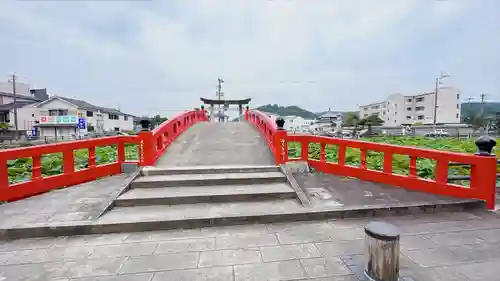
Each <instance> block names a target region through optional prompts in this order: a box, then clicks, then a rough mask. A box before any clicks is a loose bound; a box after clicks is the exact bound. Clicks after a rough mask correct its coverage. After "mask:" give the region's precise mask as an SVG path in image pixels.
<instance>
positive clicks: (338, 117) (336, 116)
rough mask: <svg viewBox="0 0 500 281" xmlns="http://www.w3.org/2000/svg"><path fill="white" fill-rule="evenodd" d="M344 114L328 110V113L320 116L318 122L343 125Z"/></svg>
mask: <svg viewBox="0 0 500 281" xmlns="http://www.w3.org/2000/svg"><path fill="white" fill-rule="evenodd" d="M342 115H343V114H342V112H335V111H331V110H330V109H328V111H327V112H325V113H323V114H321V115H320V116H318V118H317V121H318V122H333V123H336V124H337V123H340V124H342V121H343V120H342Z"/></svg>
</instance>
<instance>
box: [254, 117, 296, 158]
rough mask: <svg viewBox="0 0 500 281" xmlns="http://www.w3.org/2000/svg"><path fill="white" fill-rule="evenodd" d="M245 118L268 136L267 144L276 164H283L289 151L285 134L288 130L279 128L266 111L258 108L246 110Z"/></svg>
mask: <svg viewBox="0 0 500 281" xmlns="http://www.w3.org/2000/svg"><path fill="white" fill-rule="evenodd" d="M245 119H246V120H247V121H248V122H250V123H252V124H253V125H254V126H255V127H256V128H257V129H258V130H259V131H260V132H261V134H262V135H263V136H264V137H265V138H266V141H267V144H268V145H269V148H271V151H272V153H273V155H274V159H276V164H277V165H279V164H283V163H284V162H283V159H284V155H283V153H284V152H285V151H287V150H288V149H287V148H286V142H285V141H284V140H285V136H286V131H283V130H278V126H277V125H276V123H275V122H274V121H273V120H272V119H271V118H270V117H269V116H268V115H267V114H265V113H263V112H261V111H258V110H248V109H247V111H246V112H245ZM282 146H284V147H282Z"/></svg>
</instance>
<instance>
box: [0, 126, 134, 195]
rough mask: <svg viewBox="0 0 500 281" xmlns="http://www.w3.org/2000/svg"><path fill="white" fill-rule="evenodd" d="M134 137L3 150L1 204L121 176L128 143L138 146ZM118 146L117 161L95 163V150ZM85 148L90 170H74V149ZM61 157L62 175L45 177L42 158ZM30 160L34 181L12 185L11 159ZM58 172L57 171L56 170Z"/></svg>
mask: <svg viewBox="0 0 500 281" xmlns="http://www.w3.org/2000/svg"><path fill="white" fill-rule="evenodd" d="M138 142H139V140H138V139H137V138H136V137H135V136H118V137H105V138H99V139H90V140H81V141H73V142H66V143H56V144H47V145H37V146H30V147H21V148H13V149H6V150H1V151H0V201H13V200H17V199H22V198H25V197H28V196H32V195H36V194H39V193H43V192H46V191H49V190H52V189H56V188H60V187H66V186H71V185H75V184H79V183H83V182H87V181H91V180H95V179H97V178H101V177H105V176H110V175H115V174H119V173H120V172H121V164H122V163H126V162H137V161H126V158H125V144H127V143H138ZM103 146H116V150H117V152H116V153H117V159H116V161H115V162H112V163H106V164H101V165H99V164H97V163H96V159H97V157H96V147H103ZM80 149H86V150H88V152H87V155H88V157H87V159H86V161H87V163H88V165H87V167H86V168H83V169H80V170H77V169H75V150H80ZM54 153H58V154H62V156H61V157H62V167H61V169H60V170H61V171H60V172H61V173H60V174H57V175H43V174H42V157H44V156H45V155H47V154H54ZM20 158H31V161H29V162H28V163H31V165H30V167H29V170H31V175H30V178H31V179H29V178H28V179H27V180H26V181H24V182H20V183H9V168H8V162H7V161H9V160H11V161H12V160H17V159H20ZM55 169H56V168H55Z"/></svg>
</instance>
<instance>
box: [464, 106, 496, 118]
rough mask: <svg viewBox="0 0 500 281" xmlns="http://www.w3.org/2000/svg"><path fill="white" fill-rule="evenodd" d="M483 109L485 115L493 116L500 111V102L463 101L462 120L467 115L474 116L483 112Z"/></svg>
mask: <svg viewBox="0 0 500 281" xmlns="http://www.w3.org/2000/svg"><path fill="white" fill-rule="evenodd" d="M481 109H482V110H483V115H484V116H492V115H495V114H496V113H497V112H500V102H485V103H480V102H470V103H468V102H467V103H462V105H461V108H460V116H461V117H462V120H464V118H467V117H474V116H476V115H478V114H479V113H481Z"/></svg>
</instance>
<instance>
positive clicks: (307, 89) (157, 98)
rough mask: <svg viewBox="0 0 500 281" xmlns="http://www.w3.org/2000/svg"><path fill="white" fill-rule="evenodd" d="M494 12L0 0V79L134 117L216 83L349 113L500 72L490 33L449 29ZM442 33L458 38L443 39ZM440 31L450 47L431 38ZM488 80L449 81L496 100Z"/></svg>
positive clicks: (348, 4) (440, 6)
mask: <svg viewBox="0 0 500 281" xmlns="http://www.w3.org/2000/svg"><path fill="white" fill-rule="evenodd" d="M484 3H489V5H490V6H489V7H488V5H484ZM494 7H498V5H497V4H496V3H495V2H494V1H493V0H491V1H490V2H488V0H484V1H483V5H482V6H480V4H476V2H472V1H445V2H443V1H436V2H431V1H419V0H402V1H386V0H378V1H370V0H365V1H364V0H357V1H340V0H325V1H323V0H315V1H306V0H295V1H285V0H275V1H264V0H256V1H244V0H232V1H227V0H206V1H203V0H200V1H195V0H190V1H124V2H115V1H104V2H99V1H89V2H84V1H83V2H82V1H75V2H73V1H65V2H59V1H54V2H45V1H43V2H36V1H29V2H22V1H2V2H0V32H1V33H0V35H1V36H0V47H1V50H2V53H1V54H0V61H3V62H4V63H1V64H0V73H2V72H5V73H6V74H7V73H9V72H11V71H16V72H17V73H18V74H20V75H21V77H23V76H25V77H26V80H28V82H35V83H36V84H37V86H43V87H45V86H46V87H48V88H49V91H51V92H52V93H53V94H60V95H67V96H73V97H79V98H82V99H87V100H89V101H92V102H94V103H100V104H102V105H106V106H117V105H118V103H119V104H120V106H121V108H122V109H124V110H127V111H130V112H132V113H135V114H145V113H149V114H152V113H156V112H158V111H160V112H166V110H178V109H184V108H191V107H194V106H197V105H198V104H199V101H198V98H199V97H200V96H215V95H214V93H215V82H216V78H217V77H218V76H219V75H221V76H223V77H224V79H225V81H226V83H225V85H224V86H225V92H226V96H227V97H228V98H230V97H232V98H242V97H246V96H250V97H252V98H253V99H254V102H252V103H253V104H265V103H279V104H296V105H300V106H303V107H305V108H309V109H311V110H318V111H319V110H324V109H326V108H329V107H331V108H335V109H339V110H348V109H354V108H355V107H356V105H357V104H360V103H365V102H370V101H374V100H376V99H378V98H383V97H384V96H386V95H387V94H388V93H389V92H395V91H412V92H418V91H423V90H427V87H430V84H431V83H430V82H429V81H432V78H433V75H435V73H438V72H439V71H440V70H441V68H447V69H446V70H447V71H451V72H455V73H458V74H457V75H458V77H459V78H460V77H464V76H465V75H460V73H461V72H463V73H464V74H465V73H467V74H468V75H470V72H468V71H466V70H464V68H466V67H467V66H468V65H477V64H481V63H485V64H488V65H489V66H490V67H493V66H498V65H500V56H499V55H497V54H496V53H495V47H497V48H496V49H498V48H500V41H499V40H498V39H495V38H493V37H492V34H494V33H493V32H491V31H490V32H487V31H483V32H482V33H480V34H472V33H467V32H465V33H464V32H459V31H460V29H461V28H464V27H466V26H470V25H477V27H478V28H481V27H482V28H484V27H485V25H488V24H489V25H493V26H495V25H497V27H500V25H498V24H499V22H498V21H493V22H486V21H483V22H479V23H476V22H474V21H473V19H474V17H471V13H472V12H475V13H478V12H479V13H484V14H485V15H489V16H490V18H493V16H492V15H491V14H492V13H493V12H492V11H491V9H492V8H494ZM476 16H481V15H476ZM486 18H488V17H486ZM450 28H455V29H456V30H455V31H452V34H449V30H453V29H450ZM489 28H492V27H491V26H490V27H489ZM443 30H448V33H447V34H445V35H446V40H448V41H444V40H443V41H440V40H436V39H435V38H439V36H438V35H440V34H442V32H443ZM429 39H433V40H432V41H431V40H429ZM469 39H475V40H476V41H475V42H477V40H478V39H479V40H484V43H482V44H479V46H477V44H475V46H476V47H479V48H481V47H482V46H484V49H485V50H486V52H479V53H480V55H479V54H478V55H472V54H471V53H467V54H465V56H464V57H463V58H462V57H460V55H461V54H460V53H457V52H453V51H451V52H448V53H446V54H439V55H438V54H435V53H434V51H433V50H434V49H435V48H440V47H441V46H445V45H452V46H455V45H453V43H456V44H457V45H456V46H457V51H459V50H463V48H458V46H459V45H458V44H460V45H462V44H463V42H466V41H468V40H469ZM450 40H451V41H450ZM473 42H474V41H471V44H472V43H473ZM434 47H435V48H434ZM462 53H463V52H462ZM455 58H456V59H455ZM457 61H460V63H456V62H457ZM448 68H451V69H448ZM496 71H497V72H496V74H498V69H497V70H496ZM494 74H495V73H492V74H491V75H489V76H488V75H487V76H484V75H483V76H482V77H481V78H478V79H480V81H482V83H478V84H477V85H472V82H470V81H472V79H468V80H467V81H469V82H466V83H457V84H463V85H461V86H463V88H465V89H475V87H480V86H481V85H483V86H485V88H486V89H485V90H489V91H492V92H494V91H496V93H497V94H498V95H500V93H499V91H498V90H499V88H500V84H499V82H496V80H495V79H494V78H493V77H494ZM497 76H498V75H497ZM481 79H482V80H481ZM427 80H429V81H427ZM457 80H458V79H457ZM471 94H473V93H471Z"/></svg>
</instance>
